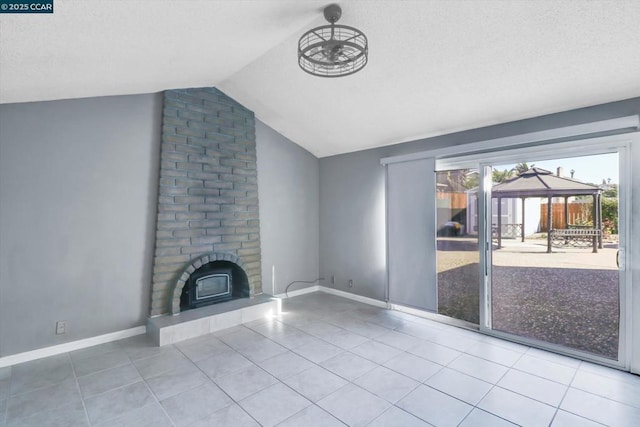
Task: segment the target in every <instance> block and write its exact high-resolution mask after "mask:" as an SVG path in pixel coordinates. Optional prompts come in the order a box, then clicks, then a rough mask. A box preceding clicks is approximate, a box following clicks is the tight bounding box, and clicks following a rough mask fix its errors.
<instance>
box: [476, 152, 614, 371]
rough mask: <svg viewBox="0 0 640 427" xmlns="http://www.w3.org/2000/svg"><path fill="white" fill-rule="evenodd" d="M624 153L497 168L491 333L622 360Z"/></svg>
mask: <svg viewBox="0 0 640 427" xmlns="http://www.w3.org/2000/svg"><path fill="white" fill-rule="evenodd" d="M618 165H619V158H618V153H610V154H599V155H593V156H581V157H568V158H556V159H548V160H544V161H535V159H528V158H524V159H523V161H522V162H520V163H517V164H513V163H510V164H496V165H492V171H491V182H492V185H491V189H490V194H491V204H488V203H487V208H488V209H487V211H490V212H487V217H489V214H490V215H491V216H490V218H491V231H490V232H491V244H490V247H489V249H490V254H489V258H490V260H491V268H490V277H489V279H490V280H489V282H488V283H489V284H490V295H491V303H490V306H489V307H490V311H491V313H490V318H491V329H492V330H493V331H499V332H503V333H507V334H510V335H514V336H517V337H521V338H524V339H528V340H533V341H539V342H541V343H544V344H550V345H552V346H559V347H562V348H566V349H570V350H573V351H578V352H583V353H586V354H589V355H593V356H597V357H603V358H607V359H612V360H618V353H619V345H620V320H621V319H620V312H621V310H620V308H621V299H620V295H621V292H620V289H621V287H620V283H621V281H620V273H619V270H618V265H617V261H616V260H617V256H618V250H619V237H620V233H619V230H620V226H621V224H620V222H619V209H618V207H619V205H620V203H619V201H620V200H619V199H620V192H619V187H620V186H619V184H620V179H619V167H618Z"/></svg>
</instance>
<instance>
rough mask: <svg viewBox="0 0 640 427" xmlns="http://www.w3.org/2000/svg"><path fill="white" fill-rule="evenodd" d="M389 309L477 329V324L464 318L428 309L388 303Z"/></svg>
mask: <svg viewBox="0 0 640 427" xmlns="http://www.w3.org/2000/svg"><path fill="white" fill-rule="evenodd" d="M389 309H390V310H396V311H400V312H402V313H407V314H411V315H412V316H416V317H420V318H422V319H427V320H433V321H435V322H439V323H444V324H447V325H451V326H456V327H458V328H464V329H469V330H471V331H476V332H477V331H478V329H479V328H478V325H474V324H473V323H469V322H467V321H465V320H459V319H454V318H453V317H448V316H444V315H442V314H438V313H432V312H430V311H425V310H420V309H418V308H413V307H407V306H406V305H399V304H392V303H389Z"/></svg>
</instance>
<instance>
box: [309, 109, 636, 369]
mask: <svg viewBox="0 0 640 427" xmlns="http://www.w3.org/2000/svg"><path fill="white" fill-rule="evenodd" d="M637 114H640V98H633V99H628V100H624V101H619V102H613V103H609V104H603V105H597V106H592V107H587V108H582V109H578V110H572V111H567V112H563V113H557V114H551V115H548V116H542V117H537V118H532V119H527V120H521V121H517V122H511V123H505V124H501V125H495V126H489V127H485V128H481V129H474V130H469V131H465V132H459V133H454V134H449V135H443V136H439V137H435V138H428V139H424V140H418V141H414V142H410V143H404V144H397V145H392V146H387V147H382V148H377V149H371V150H366V151H360V152H356V153H349V154H343V155H338V156H332V157H325V158H322V159H320V236H321V237H320V274H321V275H324V276H325V277H331V275H332V274H334V275H335V276H336V283H335V285H329V284H326V285H327V286H331V287H334V288H337V289H340V290H343V291H347V292H353V293H355V294H358V295H363V296H368V297H372V298H376V299H380V300H384V297H385V286H386V273H385V265H386V263H385V262H381V261H380V254H381V253H384V251H385V245H386V243H385V227H384V204H382V206H381V203H383V202H381V200H382V201H384V192H385V171H384V167H383V166H381V165H380V159H381V158H383V157H389V156H396V155H401V154H407V153H413V152H419V151H424V150H428V149H434V148H441V147H446V146H451V145H460V144H465V143H470V142H476V141H482V140H487V139H493V138H499V137H504V136H510V135H517V134H522V133H528V132H535V131H539V130H545V129H551V128H557V127H563V126H570V125H577V124H582V123H589V122H594V121H599V120H607V119H612V118H617V117H623V116H629V115H637ZM632 151H633V153H632V170H633V171H638V170H640V147H633V149H632ZM639 175H640V174H638V173H635V174H634V176H633V188H632V192H633V194H632V203H633V211H632V215H631V218H632V230H631V232H632V238H631V243H633V242H640V223H639V219H640V176H639ZM636 246H638V245H637V244H636ZM635 251H636V256H635V258H634V259H633V260H631V265H630V266H629V270H630V271H631V274H632V281H633V285H632V286H633V291H634V301H633V304H634V309H633V310H632V313H633V314H632V316H633V325H634V331H635V336H636V337H637V336H638V331H639V330H640V257H639V256H638V255H639V254H638V252H640V247H635ZM349 278H351V279H353V280H354V286H353V288H349V287H348V286H347V280H348V279H349ZM632 346H633V351H634V352H633V354H634V356H633V362H632V364H634V366H635V371H636V372H638V371H640V340H639V339H636V340H635V342H633V343H632Z"/></svg>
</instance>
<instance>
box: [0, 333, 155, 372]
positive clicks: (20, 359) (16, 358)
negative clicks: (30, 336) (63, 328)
mask: <svg viewBox="0 0 640 427" xmlns="http://www.w3.org/2000/svg"><path fill="white" fill-rule="evenodd" d="M145 333H147V328H146V326H136V327H135V328H131V329H125V330H123V331H116V332H111V333H109V334H104V335H98V336H97V337H91V338H85V339H82V340H77V341H71V342H67V343H64V344H59V345H53V346H51V347H44V348H39V349H37V350H32V351H25V352H24V353H18V354H12V355H10V356H5V357H0V368H4V367H6V366H11V365H17V364H18V363H24V362H30V361H32V360H36V359H42V358H43V357H49V356H55V355H57V354H62V353H67V352H70V351H74V350H80V349H83V348H87V347H92V346H94V345H98V344H105V343H108V342H111V341H117V340H121V339H124V338H129V337H133V336H136V335H142V334H145Z"/></svg>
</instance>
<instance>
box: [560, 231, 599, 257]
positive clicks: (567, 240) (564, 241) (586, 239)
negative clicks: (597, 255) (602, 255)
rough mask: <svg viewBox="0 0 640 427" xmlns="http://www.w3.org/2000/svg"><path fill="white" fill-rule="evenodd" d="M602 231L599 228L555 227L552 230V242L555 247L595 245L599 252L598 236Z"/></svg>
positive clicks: (595, 249)
mask: <svg viewBox="0 0 640 427" xmlns="http://www.w3.org/2000/svg"><path fill="white" fill-rule="evenodd" d="M601 234H602V231H601V230H599V229H597V228H554V229H552V230H551V233H550V235H551V244H552V245H553V246H554V247H566V246H574V247H581V248H584V247H588V246H592V247H593V252H598V237H600V235H601Z"/></svg>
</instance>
